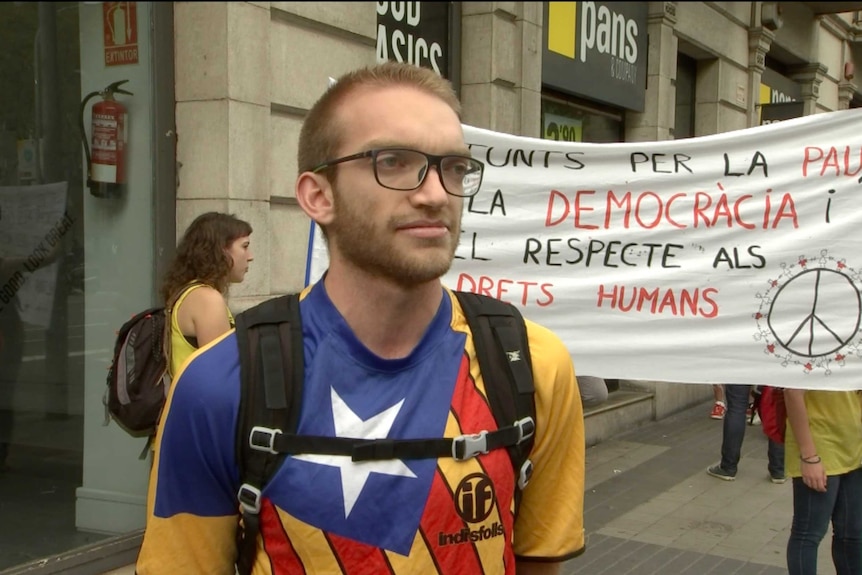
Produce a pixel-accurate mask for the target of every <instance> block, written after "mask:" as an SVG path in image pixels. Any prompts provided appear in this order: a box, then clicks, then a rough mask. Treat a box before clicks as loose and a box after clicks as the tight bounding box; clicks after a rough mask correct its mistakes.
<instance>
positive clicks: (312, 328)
mask: <svg viewBox="0 0 862 575" xmlns="http://www.w3.org/2000/svg"><path fill="white" fill-rule="evenodd" d="M441 295H442V297H441V305H440V307H439V309H438V311H437V313H436V315H435V317H434V319H433V320H432V322H431V324H430V325H429V327H428V329H427V331H426V333H425V334H424V335H423V337H422V339H421V341H420V342H419V344H418V345H417V346H416V348H415V349H414V350H413V351H412V352H411V353H410V355H408V356H407V357H404V358H400V359H382V358H380V357H378V356H377V355H375V354H374V353H372V352H371V351H369V350H368V349H367V348H366V347H365V346H364V345H363V344H362V343H361V342H360V341H359V340H358V339H357V338H356V336H355V335H354V334H353V332H352V331H351V329H350V328H349V326H348V325H347V323H346V322H345V321H344V319H343V317H342V316H341V315H340V313H339V312H338V311H337V310H336V308H335V307H334V306H333V305H332V303H331V301H330V300H329V298H328V296H327V294H326V291H325V288H324V287H323V285H322V284H316V285H315V286H312V287H309V288H306V290H305V291H304V292H303V294H302V299H301V301H300V313H301V316H302V324H303V344H304V354H305V384H304V385H305V387H304V392H303V398H302V409H301V415H300V420H299V426H298V430H297V432H298V433H299V434H304V435H323V436H337V437H351V438H362V439H374V438H390V439H395V438H399V439H415V438H432V437H456V436H458V435H461V434H471V433H477V432H479V431H482V430H488V431H492V430H494V429H496V428H497V424H496V422H495V421H494V416H493V414H492V412H491V410H490V408H489V406H488V402H487V399H486V397H485V393H484V385H483V382H482V379H481V374H480V373H479V369H478V363H477V361H476V359H475V353H474V349H473V345H472V339H471V337H470V335H469V329H468V327H467V324H466V320H465V318H464V316H463V313H462V312H461V309H460V307H459V305H458V303H457V300H456V299H454V295H453V294H451V292H449V290H447V289H445V288H444V289H443V290H442V294H441ZM527 323H528V336H529V340H530V349H531V354H532V360H533V373H534V377H535V385H536V388H537V389H536V404H537V405H536V408H537V415H536V419H537V422H536V423H537V430H536V438H535V444H534V448H533V451H532V453H531V460H532V461H533V463H534V469H535V471H534V473H533V477H532V479H531V482H530V484H529V485H528V486H527V488H526V489H525V490H524V492H523V497H522V500H521V505H520V508H519V513H518V517H517V519H516V518H515V517H514V491H515V483H516V478H515V473H514V470H513V468H512V464H511V461H510V459H509V455H508V453H507V452H506V450H505V449H497V450H493V451H491V452H489V453H487V454H482V455H480V456H478V457H476V458H472V459H469V460H467V461H457V460H454V459H452V458H449V457H446V458H440V459H404V460H401V459H392V460H382V461H363V462H353V461H352V460H351V459H350V457H348V456H335V455H319V454H300V455H293V456H288V457H287V458H285V460H284V463H283V464H282V466H281V467H280V469H279V470H278V471H277V472H276V473H275V474H274V476H273V477H272V479H271V480H270V482H269V483H268V485H267V486H266V487H265V488H264V490H263V498H262V499H263V505H262V509H261V535H260V537H259V540H258V554H257V558H256V561H255V566H254V573H256V574H270V573H272V574H317V573H321V574H323V573H326V574H328V573H344V574H349V575H353V574H366V573H367V574H375V575H377V574H385V573H392V574H398V575H403V574H417V575H418V574H422V575H426V574H433V573H445V574H448V573H457V574H465V575H470V574H477V575H478V574H486V575H492V574H507V575H509V574H511V575H514V573H515V558H516V556H517V557H518V559H519V560H521V559H523V560H529V559H531V558H532V559H537V560H549V559H551V560H565V559H567V558H570V557H573V556H575V555H577V554H579V553H580V552H581V551H582V550H583V547H584V534H583V470H584V434H583V413H582V410H581V403H580V396H579V394H578V391H577V386H576V384H575V378H574V371H573V369H572V364H571V359H570V357H569V354H568V352H567V351H566V349H565V347H564V346H563V344H562V342H560V341H559V339H558V338H557V337H556V336H555V335H553V334H552V333H551V332H550V331H548V330H546V329H544V328H542V327H541V326H538V325H537V324H534V323H532V322H529V321H528V322H527ZM239 381H240V377H239V354H238V349H237V342H236V335H235V332H229V333H228V334H226V335H225V336H223V337H222V338H220V339H219V340H216V341H215V342H213V343H211V344H209V345H208V346H206V347H205V348H203V349H202V350H200V351H199V352H197V354H196V355H195V356H194V357H193V358H192V359H191V360H190V361H189V362H188V363H187V364H186V366H185V368H184V370H183V371H181V372H180V373H179V374H178V377H177V378H176V379H175V382H174V384H173V385H172V388H171V392H170V396H169V398H168V403H167V406H166V408H165V413H164V416H163V422H162V425H161V426H160V429H159V432H158V435H157V439H156V445H157V448H156V452H155V460H154V464H153V469H152V472H151V480H150V490H149V497H148V515H149V516H148V521H147V530H146V534H145V537H144V543H143V546H142V550H141V553H140V557H139V560H138V564H137V573H138V574H139V575H150V574H154V573H180V572H181V573H206V574H218V573H225V574H231V573H233V572H234V567H233V564H234V561H235V559H236V553H237V551H236V544H235V534H236V525H237V521H238V518H237V513H238V503H237V497H236V494H237V490H238V489H239V486H240V480H239V472H238V468H237V464H236V461H235V449H234V441H235V429H236V425H237V418H238V407H239V398H240V389H239V385H240V384H239Z"/></svg>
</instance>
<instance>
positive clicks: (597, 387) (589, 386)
mask: <svg viewBox="0 0 862 575" xmlns="http://www.w3.org/2000/svg"><path fill="white" fill-rule="evenodd" d="M578 390H579V391H580V392H581V403H582V404H583V406H584V407H585V408H588V407H595V406H597V405H601V404H603V403H604V402H606V401H607V400H608V386H607V384H606V383H605V380H604V379H602V378H601V377H593V376H591V375H579V376H578Z"/></svg>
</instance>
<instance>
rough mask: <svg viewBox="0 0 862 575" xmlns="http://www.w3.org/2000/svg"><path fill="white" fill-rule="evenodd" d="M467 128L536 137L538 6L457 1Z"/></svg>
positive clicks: (539, 55) (539, 48)
mask: <svg viewBox="0 0 862 575" xmlns="http://www.w3.org/2000/svg"><path fill="white" fill-rule="evenodd" d="M453 6H454V9H458V8H459V7H460V9H461V14H462V19H461V66H462V73H461V102H462V104H463V121H464V123H465V124H469V125H472V126H476V127H480V128H486V129H489V130H496V131H499V132H507V133H510V134H516V135H521V136H532V137H539V135H540V132H541V118H540V110H541V94H542V46H541V43H542V19H543V16H542V3H541V2H461V3H457V2H456V3H455V4H453Z"/></svg>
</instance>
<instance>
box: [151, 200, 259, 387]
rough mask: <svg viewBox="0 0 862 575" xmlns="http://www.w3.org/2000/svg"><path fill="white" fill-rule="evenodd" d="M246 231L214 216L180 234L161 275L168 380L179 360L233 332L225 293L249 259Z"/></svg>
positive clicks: (223, 216) (242, 273)
mask: <svg viewBox="0 0 862 575" xmlns="http://www.w3.org/2000/svg"><path fill="white" fill-rule="evenodd" d="M251 232H252V229H251V225H249V223H248V222H245V221H243V220H240V219H239V218H237V217H235V216H233V215H230V214H223V213H219V212H207V213H205V214H201V215H200V216H198V217H197V218H195V220H194V221H193V222H192V223H191V225H189V227H188V229H186V232H185V234H184V235H183V238H182V239H181V240H180V243H179V245H178V246H177V253H176V256H175V257H174V259H173V261H172V262H171V265H170V267H169V268H168V271H167V273H166V274H165V279H164V282H163V283H162V297H163V299H164V301H165V308H166V309H167V310H168V311H169V314H170V315H169V317H170V326H171V345H170V364H169V369H170V373H171V375H172V376H173V375H176V373H177V372H179V369H180V367H182V365H183V363H184V362H185V360H186V359H187V358H188V357H189V356H190V355H191V354H192V353H194V352H195V351H196V350H197V349H198V348H201V347H203V346H205V345H206V344H208V343H209V342H211V341H213V340H214V339H216V338H217V337H219V336H220V335H222V334H223V333H225V332H226V331H228V330H230V329H231V328H232V327H233V323H234V322H233V315H232V314H231V312H230V309H229V308H228V306H227V299H226V296H227V290H228V286H229V285H230V284H231V283H240V282H242V281H243V279H245V274H246V272H248V264H249V262H251V261H252V260H253V259H254V257H253V256H252V252H251V249H250V248H249V241H250V240H249V236H251Z"/></svg>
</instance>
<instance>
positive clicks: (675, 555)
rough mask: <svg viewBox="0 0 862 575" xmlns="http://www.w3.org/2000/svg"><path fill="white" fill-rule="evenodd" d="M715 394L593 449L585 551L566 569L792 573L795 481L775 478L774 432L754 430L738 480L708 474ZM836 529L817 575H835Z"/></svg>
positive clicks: (716, 448)
mask: <svg viewBox="0 0 862 575" xmlns="http://www.w3.org/2000/svg"><path fill="white" fill-rule="evenodd" d="M711 405H712V403H711V401H710V402H706V403H703V404H701V405H699V406H696V407H693V408H690V409H688V410H685V411H683V412H681V413H678V414H676V415H673V416H671V417H668V418H666V419H663V420H661V421H658V422H650V423H647V424H646V425H644V426H641V427H639V428H636V429H632V430H631V431H627V432H626V433H624V434H621V435H618V436H616V437H614V438H613V439H610V440H607V441H604V442H602V443H600V444H598V445H596V446H594V447H590V448H587V473H586V485H585V491H586V497H585V503H584V512H585V527H586V531H587V548H586V552H585V553H584V554H583V555H581V556H580V557H578V558H576V559H573V560H571V561H569V562H567V563H566V564H565V566H564V568H563V575H575V574H586V573H589V574H590V575H627V574H630V575H706V574H707V573H709V574H715V575H719V574H720V575H730V574H738V575H742V574H745V575H755V574H759V575H785V574H786V573H787V569H786V567H785V555H784V553H785V546H786V544H787V538H788V536H789V535H790V523H791V518H792V515H793V509H792V508H793V501H792V487H791V484H790V480H788V482H787V483H785V484H783V485H775V484H773V483H771V482H770V481H769V475H768V473H767V470H766V465H767V459H766V445H767V442H766V438H765V436H764V435H763V432H762V431H761V429H760V426H749V427H748V428H747V429H746V434H745V441H744V443H743V449H742V459H741V461H740V463H739V471H738V473H737V476H736V481H722V480H720V479H716V478H714V477H710V476H709V475H707V474H706V468H707V467H708V466H709V465H712V464H714V463H717V462H718V460H719V459H720V451H721V436H722V431H721V430H722V422H721V421H716V420H713V419H710V418H709V410H710V407H711ZM831 538H832V533H831V529H830V531H829V532H828V533H827V535H826V537H825V538H824V540H823V543H822V544H821V546H820V557H819V561H818V575H835V569H834V567H833V565H832V558H831V554H830V545H831Z"/></svg>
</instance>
